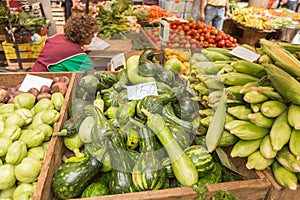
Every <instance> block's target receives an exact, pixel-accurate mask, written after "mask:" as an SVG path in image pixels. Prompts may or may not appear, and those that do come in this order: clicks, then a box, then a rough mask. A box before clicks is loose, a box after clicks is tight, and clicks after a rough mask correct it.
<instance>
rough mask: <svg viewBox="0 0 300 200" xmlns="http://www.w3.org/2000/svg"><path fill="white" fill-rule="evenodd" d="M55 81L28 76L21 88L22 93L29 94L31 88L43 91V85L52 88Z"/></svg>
mask: <svg viewBox="0 0 300 200" xmlns="http://www.w3.org/2000/svg"><path fill="white" fill-rule="evenodd" d="M52 82H53V80H52V79H48V78H43V77H39V76H35V75H31V74H27V75H26V76H25V78H24V80H23V82H22V84H21V86H20V88H19V90H20V91H22V92H27V91H28V90H29V89H30V88H36V89H38V90H40V89H41V87H42V86H43V85H47V86H49V87H50V86H51V84H52Z"/></svg>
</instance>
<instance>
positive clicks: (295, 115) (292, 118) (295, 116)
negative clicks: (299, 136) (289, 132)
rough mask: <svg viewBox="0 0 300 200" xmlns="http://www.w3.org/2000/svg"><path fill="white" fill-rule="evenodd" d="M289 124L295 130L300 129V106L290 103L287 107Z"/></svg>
mask: <svg viewBox="0 0 300 200" xmlns="http://www.w3.org/2000/svg"><path fill="white" fill-rule="evenodd" d="M288 121H289V124H290V125H291V126H292V127H293V128H294V129H296V130H300V106H299V105H296V104H291V105H290V106H289V108H288Z"/></svg>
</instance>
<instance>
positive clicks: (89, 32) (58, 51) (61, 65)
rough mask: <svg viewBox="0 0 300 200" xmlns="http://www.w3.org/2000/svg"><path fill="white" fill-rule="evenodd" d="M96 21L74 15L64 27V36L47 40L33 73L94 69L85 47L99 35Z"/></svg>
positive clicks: (81, 15) (89, 17)
mask: <svg viewBox="0 0 300 200" xmlns="http://www.w3.org/2000/svg"><path fill="white" fill-rule="evenodd" d="M98 31H99V25H98V23H97V21H96V19H95V18H94V17H93V16H91V15H87V14H82V13H80V14H75V15H72V16H71V17H70V18H69V19H68V20H67V21H66V24H65V26H64V34H56V35H54V36H52V37H49V38H47V40H46V42H45V45H44V47H43V49H42V51H41V52H40V54H39V57H38V58H37V60H36V62H35V63H34V66H33V68H32V69H31V71H32V72H48V71H51V72H62V71H73V72H76V71H85V70H91V69H93V65H92V62H91V60H90V58H89V57H88V55H87V54H86V53H85V52H84V50H83V48H82V47H83V46H84V45H88V44H90V43H91V41H92V39H93V37H94V35H95V34H96V33H98Z"/></svg>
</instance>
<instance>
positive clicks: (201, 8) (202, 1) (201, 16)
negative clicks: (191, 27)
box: [200, 0, 205, 21]
mask: <svg viewBox="0 0 300 200" xmlns="http://www.w3.org/2000/svg"><path fill="white" fill-rule="evenodd" d="M204 7H205V0H200V20H202V21H203V20H204V19H205V14H204Z"/></svg>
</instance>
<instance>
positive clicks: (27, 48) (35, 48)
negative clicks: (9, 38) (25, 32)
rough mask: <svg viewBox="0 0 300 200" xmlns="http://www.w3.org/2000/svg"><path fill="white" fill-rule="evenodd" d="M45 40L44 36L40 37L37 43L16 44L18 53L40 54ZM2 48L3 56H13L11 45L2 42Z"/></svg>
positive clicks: (12, 46) (13, 50)
mask: <svg viewBox="0 0 300 200" xmlns="http://www.w3.org/2000/svg"><path fill="white" fill-rule="evenodd" d="M45 40H46V36H42V37H41V39H40V40H39V41H38V42H32V43H26V44H18V47H19V51H20V52H28V53H29V52H30V53H31V52H40V51H41V50H42V49H43V47H44V43H45ZM2 47H3V50H4V52H5V54H15V53H16V50H15V48H14V44H13V43H8V42H6V41H4V42H2Z"/></svg>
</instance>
